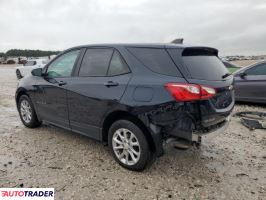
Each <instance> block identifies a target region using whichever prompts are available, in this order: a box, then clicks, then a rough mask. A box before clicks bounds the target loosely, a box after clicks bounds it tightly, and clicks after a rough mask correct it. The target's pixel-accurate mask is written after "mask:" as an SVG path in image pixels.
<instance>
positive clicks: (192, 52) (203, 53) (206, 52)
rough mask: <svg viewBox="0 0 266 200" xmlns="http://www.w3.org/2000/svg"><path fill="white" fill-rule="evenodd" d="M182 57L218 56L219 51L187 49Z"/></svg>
mask: <svg viewBox="0 0 266 200" xmlns="http://www.w3.org/2000/svg"><path fill="white" fill-rule="evenodd" d="M182 56H218V50H217V49H214V48H211V47H186V48H184V50H183V52H182Z"/></svg>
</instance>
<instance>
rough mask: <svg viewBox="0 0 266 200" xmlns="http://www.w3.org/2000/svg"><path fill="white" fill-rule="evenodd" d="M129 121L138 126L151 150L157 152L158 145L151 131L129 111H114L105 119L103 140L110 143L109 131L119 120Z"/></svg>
mask: <svg viewBox="0 0 266 200" xmlns="http://www.w3.org/2000/svg"><path fill="white" fill-rule="evenodd" d="M122 119H125V120H129V121H131V122H133V123H134V124H136V125H137V126H138V127H139V128H140V129H141V130H142V131H143V133H144V135H145V137H146V139H147V141H148V144H149V147H150V149H151V151H152V152H156V145H155V143H154V140H153V137H152V135H151V133H150V131H149V129H148V128H147V127H146V126H145V124H144V123H143V122H142V121H141V120H140V119H139V118H138V117H137V116H135V115H132V114H131V113H129V112H127V111H123V110H118V111H113V112H111V113H109V114H108V115H107V117H106V118H105V120H104V121H103V124H102V140H103V141H104V142H107V141H108V131H109V128H110V127H111V125H112V124H113V123H114V122H115V121H117V120H122Z"/></svg>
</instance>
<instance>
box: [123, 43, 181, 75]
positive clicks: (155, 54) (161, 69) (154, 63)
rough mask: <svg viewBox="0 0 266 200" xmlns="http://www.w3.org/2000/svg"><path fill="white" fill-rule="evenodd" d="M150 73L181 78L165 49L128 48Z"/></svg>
mask: <svg viewBox="0 0 266 200" xmlns="http://www.w3.org/2000/svg"><path fill="white" fill-rule="evenodd" d="M128 50H129V51H130V52H131V53H132V54H133V55H134V56H135V57H136V58H137V59H138V60H139V61H140V62H141V63H142V64H143V65H145V66H146V67H147V68H149V69H150V70H151V71H153V72H156V73H159V74H164V75H168V76H179V77H180V76H181V74H180V72H179V71H178V69H177V67H176V65H175V64H174V63H173V61H172V59H171V58H170V56H169V55H168V53H167V52H166V50H165V49H153V48H137V47H135V48H128Z"/></svg>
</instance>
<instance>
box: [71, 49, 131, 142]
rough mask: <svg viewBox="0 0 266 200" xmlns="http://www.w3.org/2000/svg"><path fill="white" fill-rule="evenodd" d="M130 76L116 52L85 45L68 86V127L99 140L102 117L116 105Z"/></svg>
mask: <svg viewBox="0 0 266 200" xmlns="http://www.w3.org/2000/svg"><path fill="white" fill-rule="evenodd" d="M130 76H131V74H130V70H129V68H128V66H127V64H126V62H125V61H124V59H123V58H122V57H121V55H120V54H119V52H118V51H116V50H114V49H113V48H88V49H87V50H86V52H85V53H84V56H83V59H82V62H81V64H80V68H79V70H78V71H77V72H76V74H75V76H74V77H73V78H72V80H71V83H70V84H69V87H68V105H69V120H70V125H71V128H72V130H73V131H76V132H79V133H81V134H85V135H87V136H90V137H92V138H95V139H99V140H101V132H100V131H101V128H100V124H101V121H102V118H103V116H104V115H105V114H106V112H108V111H110V110H111V109H112V108H114V107H116V106H117V105H118V104H119V100H120V99H121V97H122V95H123V93H124V91H125V89H126V86H127V83H128V81H129V79H130Z"/></svg>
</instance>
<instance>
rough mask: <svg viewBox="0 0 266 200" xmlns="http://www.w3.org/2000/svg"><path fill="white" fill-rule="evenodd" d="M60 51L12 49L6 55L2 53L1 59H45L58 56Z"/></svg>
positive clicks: (0, 53)
mask: <svg viewBox="0 0 266 200" xmlns="http://www.w3.org/2000/svg"><path fill="white" fill-rule="evenodd" d="M59 53H60V51H42V50H29V49H10V50H8V51H7V52H6V53H2V52H0V57H5V58H6V57H11V56H15V57H45V56H50V55H57V54H59Z"/></svg>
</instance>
